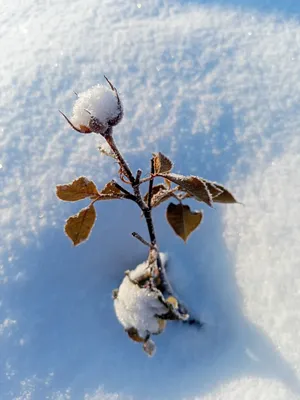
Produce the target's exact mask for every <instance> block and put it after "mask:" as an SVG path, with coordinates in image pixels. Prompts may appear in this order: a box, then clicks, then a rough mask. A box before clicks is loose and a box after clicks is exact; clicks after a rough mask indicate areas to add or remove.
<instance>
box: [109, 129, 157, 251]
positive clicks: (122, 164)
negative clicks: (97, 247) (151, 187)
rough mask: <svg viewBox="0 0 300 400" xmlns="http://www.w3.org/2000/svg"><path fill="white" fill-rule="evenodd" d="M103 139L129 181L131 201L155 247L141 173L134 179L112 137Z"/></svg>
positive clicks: (152, 226)
mask: <svg viewBox="0 0 300 400" xmlns="http://www.w3.org/2000/svg"><path fill="white" fill-rule="evenodd" d="M105 139H106V141H107V143H108V145H109V146H110V148H111V150H112V151H113V153H114V154H115V155H116V157H117V159H118V162H119V165H120V167H121V168H122V170H123V171H124V172H125V175H126V177H127V178H128V179H129V181H130V184H131V186H132V189H133V192H134V197H135V198H132V200H134V201H135V202H136V203H137V205H138V206H139V207H140V209H141V211H142V213H143V215H144V217H145V220H146V223H147V228H148V232H149V236H150V242H151V245H152V246H155V245H156V236H155V231H154V225H153V221H152V215H151V208H149V207H148V205H147V204H146V203H145V202H144V200H143V197H142V195H141V192H140V178H141V175H142V171H141V170H138V171H137V174H136V177H134V175H133V173H132V171H131V169H130V167H129V165H128V164H127V162H126V161H125V159H124V157H123V156H122V154H121V152H120V151H119V149H118V147H117V145H116V143H115V141H114V138H113V136H112V135H108V136H105ZM150 182H151V181H150ZM120 190H121V188H120ZM122 191H123V192H125V190H123V189H122Z"/></svg>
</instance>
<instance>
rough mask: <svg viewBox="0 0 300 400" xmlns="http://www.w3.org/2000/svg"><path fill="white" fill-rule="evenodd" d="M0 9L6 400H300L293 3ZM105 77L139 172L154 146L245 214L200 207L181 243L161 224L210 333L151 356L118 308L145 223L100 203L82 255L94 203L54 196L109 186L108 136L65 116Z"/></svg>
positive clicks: (175, 266) (118, 132)
mask: <svg viewBox="0 0 300 400" xmlns="http://www.w3.org/2000/svg"><path fill="white" fill-rule="evenodd" d="M138 5H139V6H138ZM1 11H2V12H1V14H0V22H1V23H0V32H1V38H2V40H1V42H0V49H1V58H0V71H1V80H0V87H1V90H0V109H1V113H0V144H1V155H0V164H1V166H2V168H1V169H0V190H1V194H2V195H1V198H0V205H1V213H0V227H1V248H0V285H1V295H0V296H1V298H0V327H1V335H0V353H1V358H0V381H1V384H0V398H1V399H2V398H3V399H4V400H11V399H22V400H23V399H30V400H36V399H37V400H40V399H47V398H49V399H53V400H54V399H55V400H57V399H60V400H61V399H64V400H65V399H72V400H73V399H75V400H77V399H83V398H86V399H93V400H94V399H97V400H98V399H107V400H111V399H126V400H127V399H132V400H140V399H144V400H147V399H150V400H153V399H156V400H160V399H166V398H167V399H168V398H172V399H175V400H182V399H188V400H195V399H201V400H203V399H204V400H217V399H218V400H235V399H241V398H242V399H246V400H248V399H251V400H252V399H253V398H255V399H257V400H258V399H259V400H265V399H272V400H273V399H275V400H296V399H299V396H300V389H299V379H300V348H299V326H300V325H299V324H300V311H299V310H300V300H299V299H300V297H299V296H300V295H299V294H300V281H299V279H300V277H299V260H300V249H299V245H298V244H299V240H300V237H299V220H300V218H299V206H298V204H299V197H300V188H299V172H298V171H299V167H300V159H299V154H300V138H299V126H300V114H299V103H300V83H299V76H300V67H299V38H300V25H299V15H300V4H299V3H298V2H295V1H294V2H288V1H286V0H285V1H283V0H276V1H274V2H272V3H271V2H268V1H267V0H266V1H260V2H258V1H257V0H240V1H238V0H228V1H227V0H220V1H218V0H216V1H215V2H212V1H205V2H201V3H200V2H198V1H196V0H194V1H193V2H191V4H187V3H186V2H183V1H180V2H178V1H175V2H173V3H172V5H168V3H166V2H164V1H162V0H155V1H151V2H149V1H147V0H146V1H145V2H140V3H137V4H136V3H134V2H124V1H121V0H116V1H114V2H112V1H111V0H106V1H103V2H101V7H100V8H99V2H97V1H96V0H88V1H87V2H85V3H83V2H79V1H77V0H75V1H73V2H72V3H70V2H66V1H65V0H63V1H57V0H51V1H50V2H47V3H41V2H36V1H33V0H25V1H23V2H22V4H21V3H20V4H19V3H18V2H6V3H5V4H4V5H3V7H2V9H1ZM104 74H105V75H107V76H108V77H109V79H111V81H112V82H113V84H114V85H115V86H116V87H117V88H118V90H119V93H120V96H121V99H122V102H123V106H124V119H123V121H122V123H120V124H119V125H118V126H117V127H116V128H115V129H114V133H115V138H116V141H117V143H118V144H119V146H120V148H121V149H122V150H123V152H124V155H125V157H126V159H127V161H128V162H130V164H131V165H132V167H133V168H134V169H136V168H138V167H142V169H143V170H144V172H145V173H146V172H147V171H148V164H149V162H148V159H149V157H150V156H151V153H152V152H157V151H161V152H162V153H164V154H166V155H167V156H169V157H170V158H171V159H172V161H174V163H175V169H174V171H175V172H176V173H179V174H189V175H191V174H193V175H200V176H203V177H204V178H207V179H210V180H212V181H217V182H220V183H222V184H224V185H225V186H226V187H228V188H229V189H230V190H231V191H232V192H233V194H234V195H235V196H236V198H237V199H238V200H239V201H240V202H242V203H243V204H245V206H242V205H228V206H225V205H220V206H219V205H217V206H216V209H215V210H209V209H208V207H206V206H205V209H204V220H203V223H202V224H201V225H202V226H201V227H200V228H199V230H197V232H195V233H194V234H193V235H192V236H191V239H190V240H189V241H188V243H187V245H184V244H183V243H181V242H180V239H179V238H177V237H175V236H174V235H173V234H172V232H171V230H170V228H169V227H168V226H167V223H166V222H165V219H164V212H165V209H164V208H163V207H162V209H161V210H159V209H158V210H155V213H154V217H155V227H156V232H157V235H158V240H159V244H160V247H161V250H162V251H166V252H168V254H169V256H170V262H169V274H170V278H171V280H172V283H173V285H174V287H175V289H176V292H178V293H179V295H180V298H182V299H183V300H184V302H185V303H186V304H187V305H188V306H189V309H191V310H192V311H193V313H194V314H195V316H197V317H199V318H201V320H203V321H204V322H205V323H206V324H205V329H204V330H203V332H201V333H199V332H198V331H197V330H195V329H193V327H186V326H184V325H183V324H177V323H173V324H172V323H170V324H168V326H167V328H166V330H165V332H164V334H163V335H159V336H158V337H157V338H155V341H156V346H157V353H156V355H155V356H154V357H153V358H151V359H149V358H148V357H145V355H144V354H143V352H142V351H141V349H140V347H139V346H137V345H136V344H135V343H133V342H132V341H130V340H128V338H127V337H126V335H125V334H124V332H123V330H122V329H121V327H120V325H119V323H118V321H117V319H116V317H115V315H114V310H113V301H112V299H111V291H112V289H113V288H114V287H117V286H118V285H119V284H120V282H121V280H122V278H123V276H124V275H123V274H124V271H125V270H126V269H131V268H132V267H133V266H135V265H137V264H138V263H140V262H142V260H144V259H145V256H146V250H145V249H144V248H143V246H142V245H141V244H139V243H138V242H137V241H135V240H134V239H133V238H132V237H131V236H130V233H131V232H132V231H137V232H139V233H140V234H141V235H142V236H145V237H146V236H147V233H146V231H145V227H144V221H143V220H141V219H140V215H139V212H138V210H137V209H136V208H135V207H134V206H135V205H134V204H131V203H129V202H125V201H120V202H119V201H115V202H111V203H109V202H101V204H100V203H99V204H98V205H97V206H98V207H97V213H98V217H97V222H96V225H95V228H94V229H93V232H92V235H91V238H90V239H89V241H88V242H87V243H86V244H84V245H82V246H80V247H79V248H75V249H74V248H73V247H72V245H71V243H69V241H68V239H67V238H66V237H65V236H64V233H63V224H64V220H65V219H66V218H67V217H68V216H70V215H71V214H75V213H77V212H78V211H79V209H80V208H82V207H84V206H85V205H86V204H85V203H84V204H83V205H82V204H79V203H74V204H70V205H69V204H66V203H62V202H59V201H58V200H57V199H56V198H55V185H56V184H58V183H67V182H71V181H73V180H74V179H75V178H76V177H78V176H82V175H85V176H87V178H88V179H93V180H94V181H95V182H96V183H97V186H98V187H100V188H101V187H103V186H104V185H105V183H106V182H108V181H109V180H111V179H112V178H113V177H116V176H117V167H116V165H115V164H114V160H112V159H111V158H109V157H102V156H100V155H99V151H98V150H97V147H98V146H99V145H100V144H101V143H102V142H101V143H99V142H100V140H102V139H101V138H100V137H99V136H98V135H79V134H76V133H75V132H73V131H72V129H71V128H70V127H69V126H68V124H67V123H66V121H65V120H64V119H63V118H62V117H61V115H60V114H59V113H58V110H63V111H64V112H65V113H66V115H71V113H72V107H73V104H74V93H73V91H76V92H84V91H85V90H87V89H88V88H90V87H92V86H93V85H97V84H101V83H102V82H103V75H104ZM108 89H109V88H108ZM145 155H147V157H146V156H145ZM148 156H149V157H148ZM189 204H190V205H191V206H193V204H192V203H189ZM198 206H199V205H194V207H196V208H197V207H198ZM149 380H150V382H151V383H152V382H155V385H154V384H153V385H152V384H151V385H150V384H149Z"/></svg>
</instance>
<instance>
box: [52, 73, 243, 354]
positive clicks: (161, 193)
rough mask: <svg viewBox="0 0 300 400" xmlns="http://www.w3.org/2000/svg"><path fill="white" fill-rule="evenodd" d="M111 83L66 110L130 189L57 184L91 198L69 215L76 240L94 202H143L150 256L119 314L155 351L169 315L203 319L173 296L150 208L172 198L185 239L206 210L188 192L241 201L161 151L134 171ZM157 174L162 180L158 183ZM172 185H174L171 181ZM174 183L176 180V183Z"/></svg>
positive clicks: (127, 282) (173, 219) (210, 199)
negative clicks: (116, 131)
mask: <svg viewBox="0 0 300 400" xmlns="http://www.w3.org/2000/svg"><path fill="white" fill-rule="evenodd" d="M105 79H106V80H107V83H108V85H109V87H104V86H102V85H96V86H93V87H92V88H90V89H88V90H87V91H86V92H84V93H81V94H79V95H77V96H78V98H77V100H76V102H75V105H74V108H73V115H72V117H71V119H69V118H68V117H66V115H65V114H63V113H62V115H63V116H64V117H65V119H66V120H67V121H68V123H69V124H70V125H71V126H72V128H73V129H74V130H76V131H78V132H81V133H92V132H94V133H98V134H100V135H101V136H102V137H103V138H104V139H105V141H106V143H105V144H104V145H103V144H102V145H101V146H100V151H101V153H103V154H104V155H107V156H110V157H112V158H113V159H114V160H115V161H117V163H118V164H119V168H120V169H119V177H120V180H121V182H123V183H124V184H125V185H129V186H130V188H131V189H132V190H131V191H129V190H127V189H126V188H125V187H123V186H121V185H120V184H119V183H117V182H116V181H115V180H112V181H110V182H108V183H107V184H106V185H105V187H104V188H103V189H101V190H99V189H98V188H97V186H96V184H95V183H94V182H92V181H90V180H88V179H87V178H85V177H79V178H77V179H75V180H74V181H73V182H71V183H69V184H66V185H58V186H57V196H58V197H59V198H60V199H61V200H64V201H78V200H82V199H90V204H89V205H88V206H87V207H85V208H83V209H82V210H81V211H80V212H79V213H78V214H76V215H74V216H72V217H70V218H69V219H68V220H67V222H66V225H65V232H66V234H67V235H68V236H69V238H70V239H71V240H72V242H73V244H74V245H75V246H76V245H78V244H80V243H81V242H83V241H85V240H86V239H87V238H88V237H89V234H90V232H91V229H92V227H93V225H94V223H95V220H96V209H95V206H94V205H95V203H96V202H99V201H102V200H124V199H125V200H131V201H133V202H134V203H136V204H137V206H138V207H139V208H140V210H141V212H142V214H143V217H144V220H145V222H146V224H147V228H148V233H149V239H150V241H149V242H148V241H146V240H145V239H143V238H142V237H141V236H140V235H139V234H138V233H136V232H134V233H132V235H133V236H134V237H135V238H136V239H138V240H139V241H140V242H141V243H143V244H144V245H146V246H147V247H148V248H149V256H148V259H147V260H146V261H145V262H144V263H142V264H140V265H138V266H137V267H136V268H134V269H133V270H131V271H126V273H125V277H124V279H123V281H122V283H121V285H120V287H119V289H116V290H114V292H113V298H114V307H115V312H116V315H117V318H118V320H119V321H120V323H121V324H122V325H123V327H124V329H125V331H126V332H127V334H128V336H129V337H130V338H131V339H132V340H134V341H136V342H140V343H143V349H144V351H145V352H146V353H147V354H148V355H150V356H151V355H153V354H154V351H155V344H154V342H153V341H152V340H151V339H150V338H151V335H157V334H160V333H162V332H163V331H164V329H165V326H166V321H168V320H170V321H182V322H187V323H189V324H191V325H195V326H196V327H201V326H202V323H201V322H200V321H199V320H197V319H196V318H193V317H191V316H190V315H189V313H188V311H187V310H186V308H185V307H184V306H183V304H182V303H181V302H180V301H179V300H178V299H177V298H176V296H174V293H173V290H172V288H171V286H170V284H169V282H168V278H167V274H166V268H165V264H166V260H167V257H166V255H165V254H163V253H159V248H158V244H157V241H156V236H155V230H154V225H153V220H152V210H153V209H154V208H155V207H158V206H160V205H161V204H162V203H163V202H165V201H166V200H169V199H170V198H172V199H174V200H175V201H176V202H177V203H176V204H174V203H173V202H171V203H169V205H168V207H167V212H166V218H167V220H168V222H169V224H170V225H171V227H172V229H173V231H174V232H175V234H176V235H178V236H179V237H180V238H181V239H183V240H184V241H185V242H186V241H187V239H188V237H189V235H190V234H191V233H192V232H193V231H194V230H195V229H196V228H197V227H198V226H199V225H200V223H201V222H202V217H203V212H202V211H197V210H196V211H192V210H191V209H190V207H189V206H188V205H186V204H183V200H184V199H186V198H193V199H194V200H196V201H198V202H202V203H206V204H207V205H208V206H210V207H212V206H213V203H214V202H216V203H237V201H236V200H235V198H234V196H233V195H232V194H231V193H230V192H229V191H228V190H227V189H226V188H224V186H222V185H220V184H218V183H216V182H210V181H208V180H206V179H203V178H200V177H198V176H184V175H179V174H176V173H173V172H172V170H173V163H172V161H171V160H170V159H169V158H168V157H166V156H165V155H164V154H162V153H160V152H159V153H156V154H153V157H152V159H151V168H150V173H149V174H148V175H146V176H145V177H143V176H142V171H141V170H140V169H139V170H137V172H136V173H135V174H134V173H133V172H132V170H131V169H130V167H129V165H128V164H127V162H126V161H125V159H124V158H123V156H122V154H121V152H120V150H119V148H118V147H117V145H116V143H115V141H114V138H113V127H114V126H115V125H117V124H118V123H119V122H120V121H121V119H122V117H123V106H122V103H121V100H120V97H119V94H118V91H117V89H116V88H115V87H114V86H113V85H112V83H111V82H110V81H109V80H108V79H107V78H106V77H105ZM155 179H161V182H160V183H158V184H156V185H154V181H155ZM144 183H147V185H148V190H147V193H146V194H144V195H142V193H141V185H142V184H144ZM172 185H173V186H172ZM174 185H175V186H174Z"/></svg>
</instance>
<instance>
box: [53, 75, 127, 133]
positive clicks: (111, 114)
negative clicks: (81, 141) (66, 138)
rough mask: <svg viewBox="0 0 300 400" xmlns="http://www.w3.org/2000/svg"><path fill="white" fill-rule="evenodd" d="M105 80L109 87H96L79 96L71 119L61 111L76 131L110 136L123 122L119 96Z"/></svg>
mask: <svg viewBox="0 0 300 400" xmlns="http://www.w3.org/2000/svg"><path fill="white" fill-rule="evenodd" d="M105 79H106V80H107V82H108V84H109V87H106V86H103V85H96V86H93V87H91V88H90V89H88V90H86V91H85V92H83V93H79V94H77V96H78V98H77V100H76V102H75V104H74V107H73V115H72V117H71V119H69V118H68V117H66V115H65V114H63V113H62V112H61V111H60V112H61V114H62V115H63V116H64V117H65V119H66V120H67V121H68V123H69V124H70V125H71V126H72V128H73V129H75V130H76V131H78V132H81V133H91V132H95V133H99V134H101V135H103V136H105V135H110V134H111V133H112V127H113V126H115V125H117V124H118V123H119V122H120V121H121V119H122V117H123V107H122V103H121V100H120V97H119V94H118V92H117V89H116V88H115V87H114V86H113V85H112V83H111V82H110V81H109V80H108V79H107V78H106V77H105Z"/></svg>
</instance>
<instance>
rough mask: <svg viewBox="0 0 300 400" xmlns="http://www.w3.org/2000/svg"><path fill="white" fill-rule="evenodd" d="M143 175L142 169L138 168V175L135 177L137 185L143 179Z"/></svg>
mask: <svg viewBox="0 0 300 400" xmlns="http://www.w3.org/2000/svg"><path fill="white" fill-rule="evenodd" d="M141 176H142V170H141V169H138V170H137V171H136V177H135V185H139V184H140V181H141Z"/></svg>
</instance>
